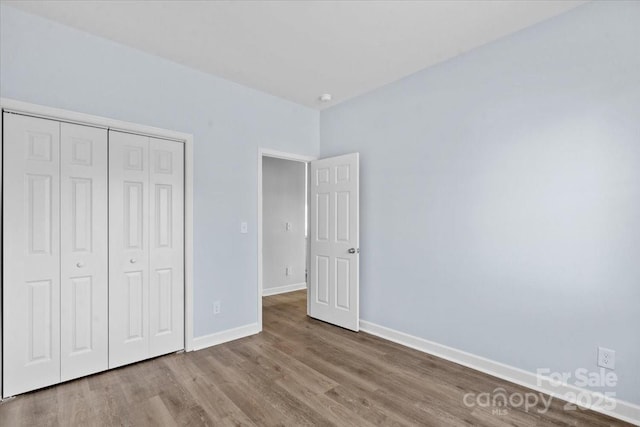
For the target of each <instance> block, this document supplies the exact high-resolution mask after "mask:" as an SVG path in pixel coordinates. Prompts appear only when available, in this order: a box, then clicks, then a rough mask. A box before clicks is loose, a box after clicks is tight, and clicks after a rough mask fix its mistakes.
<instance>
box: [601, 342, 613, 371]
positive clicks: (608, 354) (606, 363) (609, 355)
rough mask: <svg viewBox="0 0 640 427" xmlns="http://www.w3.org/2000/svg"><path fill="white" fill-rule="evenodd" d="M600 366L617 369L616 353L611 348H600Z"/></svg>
mask: <svg viewBox="0 0 640 427" xmlns="http://www.w3.org/2000/svg"><path fill="white" fill-rule="evenodd" d="M598 366H600V367H602V368H607V369H615V367H616V352H615V350H611V349H610V348H604V347H598Z"/></svg>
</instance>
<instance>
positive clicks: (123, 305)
mask: <svg viewBox="0 0 640 427" xmlns="http://www.w3.org/2000/svg"><path fill="white" fill-rule="evenodd" d="M148 154H149V138H147V137H144V136H140V135H133V134H129V133H123V132H114V131H109V368H114V367H117V366H121V365H125V364H128V363H132V362H136V361H139V360H143V359H146V358H147V357H148V354H149V244H148V243H149V196H148V191H149V161H148V159H149V155H148Z"/></svg>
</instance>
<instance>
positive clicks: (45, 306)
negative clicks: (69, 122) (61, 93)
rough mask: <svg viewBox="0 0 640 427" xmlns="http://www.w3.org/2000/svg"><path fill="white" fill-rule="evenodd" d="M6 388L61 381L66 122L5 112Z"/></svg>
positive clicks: (8, 390)
mask: <svg viewBox="0 0 640 427" xmlns="http://www.w3.org/2000/svg"><path fill="white" fill-rule="evenodd" d="M3 125H4V137H3V145H4V165H3V168H4V182H5V183H11V185H6V186H5V188H4V197H5V201H6V202H5V203H4V215H3V222H4V224H3V225H4V236H3V237H4V242H3V244H4V248H3V262H4V269H3V270H4V271H3V274H4V277H3V316H4V319H3V325H4V334H3V341H4V343H3V348H4V357H3V363H4V367H3V373H4V387H3V395H4V396H5V397H7V396H13V395H16V394H19V393H23V392H26V391H29V390H34V389H37V388H41V387H45V386H48V385H51V384H55V383H58V382H59V381H60V235H59V231H60V216H59V213H60V124H59V123H58V122H55V121H52V120H45V119H38V118H34V117H26V116H20V115H15V114H7V113H5V114H4V117H3Z"/></svg>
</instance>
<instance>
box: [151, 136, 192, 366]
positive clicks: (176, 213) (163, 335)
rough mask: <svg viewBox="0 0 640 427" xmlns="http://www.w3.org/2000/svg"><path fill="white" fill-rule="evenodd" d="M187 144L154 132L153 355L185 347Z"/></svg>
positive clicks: (152, 205) (152, 189)
mask: <svg viewBox="0 0 640 427" xmlns="http://www.w3.org/2000/svg"><path fill="white" fill-rule="evenodd" d="M183 147H184V145H183V144H182V143H179V142H175V141H167V140H161V139H155V138H150V139H149V150H150V153H149V154H150V157H149V159H150V165H151V168H150V192H149V196H150V203H149V209H150V215H149V221H150V227H149V235H150V239H149V244H150V257H149V265H150V267H149V273H150V277H149V280H150V282H149V292H150V299H149V314H150V317H149V328H150V338H149V339H150V343H149V344H150V346H149V351H150V355H149V356H150V357H154V356H159V355H161V354H166V353H170V352H173V351H177V350H180V349H183V348H184V152H183Z"/></svg>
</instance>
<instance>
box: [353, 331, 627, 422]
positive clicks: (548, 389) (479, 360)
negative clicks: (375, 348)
mask: <svg viewBox="0 0 640 427" xmlns="http://www.w3.org/2000/svg"><path fill="white" fill-rule="evenodd" d="M360 330H361V331H364V332H367V333H369V334H371V335H375V336H378V337H380V338H384V339H386V340H389V341H393V342H395V343H398V344H401V345H403V346H405V347H410V348H413V349H415V350H418V351H422V352H423V353H428V354H431V355H433V356H436V357H440V358H442V359H445V360H449V361H451V362H454V363H457V364H459V365H462V366H466V367H468V368H471V369H475V370H476V371H480V372H484V373H485V374H488V375H491V376H494V377H497V378H500V379H503V380H505V381H509V382H512V383H514V384H518V385H521V386H523V387H527V388H530V389H533V390H535V391H539V392H542V393H545V394H549V395H551V396H553V397H556V398H558V399H561V400H564V401H567V402H570V403H574V404H575V403H576V398H575V397H576V395H578V394H583V393H584V394H586V395H589V396H590V397H591V399H590V401H591V402H596V403H595V404H592V405H590V406H589V407H588V409H591V410H593V411H596V412H600V413H602V414H605V415H609V416H611V417H615V418H618V419H620V420H623V421H626V422H629V423H632V424H636V425H640V406H638V405H635V404H633V403H629V402H625V401H623V400H619V399H610V398H603V397H602V394H600V393H598V392H594V391H591V390H586V389H583V388H580V387H576V386H573V385H571V384H558V383H556V382H554V381H553V380H551V379H550V378H549V377H544V376H538V375H536V374H534V373H532V372H528V371H525V370H523V369H520V368H516V367H513V366H509V365H505V364H503V363H500V362H496V361H494V360H491V359H487V358H484V357H481V356H477V355H475V354H471V353H467V352H464V351H461V350H457V349H455V348H452V347H448V346H446V345H442V344H438V343H435V342H433V341H429V340H425V339H423V338H419V337H416V336H413V335H409V334H405V333H404V332H400V331H396V330H394V329H390V328H386V327H384V326H380V325H377V324H375V323H371V322H367V321H366V320H360ZM603 399H604V401H603ZM607 399H608V400H607ZM611 403H615V409H613V410H609V409H606V407H603V405H604V404H606V405H607V406H609V405H610V404H611ZM610 406H613V405H610Z"/></svg>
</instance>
